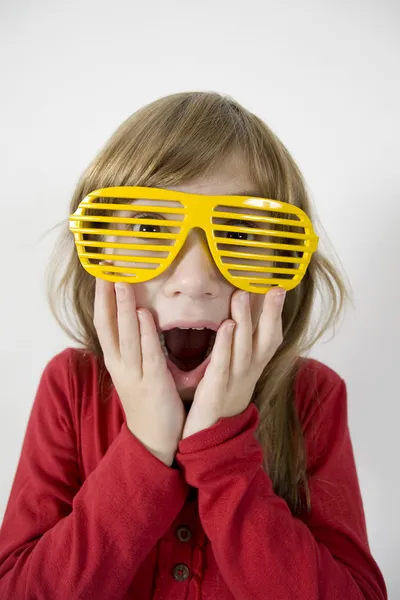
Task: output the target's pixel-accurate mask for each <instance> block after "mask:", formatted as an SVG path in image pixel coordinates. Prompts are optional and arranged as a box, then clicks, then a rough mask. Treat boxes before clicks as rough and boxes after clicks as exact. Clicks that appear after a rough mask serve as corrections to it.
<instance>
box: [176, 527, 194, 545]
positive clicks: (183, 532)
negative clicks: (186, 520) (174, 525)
mask: <svg viewBox="0 0 400 600" xmlns="http://www.w3.org/2000/svg"><path fill="white" fill-rule="evenodd" d="M176 537H177V538H178V540H180V541H181V542H188V541H189V540H190V538H191V537H192V532H191V531H190V529H189V528H188V527H178V529H177V530H176Z"/></svg>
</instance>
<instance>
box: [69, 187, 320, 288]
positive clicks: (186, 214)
mask: <svg viewBox="0 0 400 600" xmlns="http://www.w3.org/2000/svg"><path fill="white" fill-rule="evenodd" d="M143 197H144V198H145V201H146V200H159V201H169V202H171V201H172V202H179V203H180V204H181V205H182V207H179V208H178V207H176V208H173V207H169V206H156V205H146V204H140V205H139V204H129V203H122V204H115V203H107V202H103V203H98V202H96V200H97V199H98V198H117V199H118V198H121V199H124V200H135V199H141V198H143ZM145 201H144V202H145ZM218 206H224V207H232V208H249V209H261V210H268V211H273V212H277V213H279V212H284V213H287V214H289V215H294V216H295V217H298V219H296V220H291V219H283V218H279V217H265V216H262V215H260V217H258V216H256V215H254V214H247V215H242V214H240V221H245V220H249V221H253V222H254V221H257V220H258V221H259V222H266V223H277V224H282V225H291V226H294V227H299V228H303V229H304V233H294V232H286V231H278V230H272V229H271V230H265V231H263V234H264V235H268V236H276V237H287V238H295V239H296V238H297V239H299V240H302V241H303V242H304V245H301V246H300V245H296V246H295V245H293V246H292V245H290V244H281V243H274V242H257V241H256V242H251V241H247V240H228V239H225V238H220V237H216V236H215V235H214V233H215V231H221V230H223V231H224V232H230V231H233V232H238V233H240V232H242V233H250V234H254V231H255V229H256V228H254V227H241V226H228V225H225V224H217V225H216V224H213V222H212V219H221V218H224V219H228V218H231V219H232V220H234V219H235V218H236V219H238V213H234V212H233V213H229V212H226V211H224V212H220V211H214V209H215V208H216V207H218ZM88 209H99V210H110V211H111V210H112V211H115V210H121V211H122V210H124V211H127V210H131V211H134V212H140V211H146V212H148V213H151V212H158V213H159V212H162V213H166V214H167V213H173V214H182V215H183V220H182V221H168V220H167V221H166V220H165V219H162V220H160V219H149V218H140V219H137V218H124V217H114V216H109V217H108V216H106V217H104V216H92V215H87V213H86V211H87V210H88ZM160 209H162V210H160ZM91 221H92V222H93V221H95V222H96V223H101V222H105V223H124V224H137V223H140V224H144V225H145V224H147V225H161V226H165V227H167V226H168V227H180V228H181V230H180V232H179V233H178V234H161V233H150V232H146V233H145V232H143V233H142V232H140V237H141V238H143V237H144V238H152V237H153V238H156V239H175V240H176V243H175V244H174V245H173V246H159V245H146V247H145V248H146V249H147V250H153V251H158V252H169V254H168V257H167V258H158V257H157V258H153V257H144V256H131V255H129V256H123V255H115V254H113V255H110V254H105V253H104V254H103V253H101V252H90V251H88V250H87V248H88V247H89V249H90V247H96V248H103V249H104V248H115V247H116V246H117V247H119V248H125V249H134V248H136V249H138V248H140V247H142V245H138V244H123V243H118V244H116V243H112V242H103V241H99V242H95V243H94V242H92V241H90V240H85V239H84V238H83V235H85V234H89V235H116V236H118V237H124V236H129V237H137V236H133V235H132V231H127V230H113V229H107V228H106V229H98V228H94V229H93V228H92V229H90V228H87V226H85V224H86V225H87V223H88V222H89V223H90V222H91ZM69 228H70V231H71V233H73V235H74V238H75V246H76V250H77V253H78V257H79V260H80V263H81V265H82V266H83V268H84V269H85V270H86V271H87V272H88V273H89V274H90V275H93V276H94V277H100V278H102V279H105V280H107V281H112V282H118V281H124V282H128V283H143V282H145V281H149V280H151V279H154V278H155V277H158V275H160V274H161V273H163V272H164V271H165V270H166V269H167V268H168V267H169V266H170V265H171V264H172V263H173V261H174V260H175V258H176V257H177V255H178V254H179V252H180V250H181V249H182V247H183V245H184V243H185V241H186V238H187V236H188V234H189V231H190V230H191V229H193V228H200V229H203V231H204V232H205V235H206V238H207V243H205V242H204V240H203V238H201V243H202V244H203V247H204V248H205V249H209V250H210V252H211V254H212V257H213V259H214V262H215V264H216V266H217V267H218V269H219V271H220V272H221V274H222V275H223V276H224V277H225V279H227V280H228V281H229V282H230V283H231V284H232V285H233V286H234V287H237V288H239V289H242V290H245V291H248V292H252V293H256V294H257V293H258V294H266V293H267V292H268V291H269V289H271V287H273V286H280V287H282V288H284V289H286V290H287V291H289V290H291V289H293V288H295V287H296V286H297V285H299V283H300V282H301V280H302V279H303V277H304V275H305V273H306V271H307V268H308V265H309V263H310V260H311V257H312V254H313V253H314V252H315V251H316V250H317V247H318V242H319V237H318V236H317V235H316V234H315V232H314V229H313V225H312V223H311V221H310V219H309V217H308V216H307V214H306V213H305V212H304V211H303V210H302V209H300V208H299V207H298V206H295V205H293V204H288V203H286V202H281V201H280V200H273V199H270V198H262V197H255V196H226V195H222V196H215V195H213V196H210V195H205V194H191V193H188V192H178V191H174V190H165V189H162V188H152V187H140V186H118V187H108V188H99V189H97V190H93V191H92V192H90V193H89V194H87V196H85V198H84V199H83V200H82V201H81V202H80V204H79V206H78V207H77V209H76V211H75V212H74V213H73V214H72V215H70V217H69ZM219 240H221V241H219ZM222 240H224V241H222ZM218 244H221V245H236V246H241V245H243V246H247V247H249V246H250V247H251V246H252V245H253V246H254V247H261V248H263V247H264V248H272V249H282V250H290V251H297V252H301V253H303V256H302V257H297V256H296V257H293V258H292V257H284V256H282V257H277V256H266V255H260V254H259V255H255V254H246V252H245V250H246V248H244V252H237V251H235V252H233V253H229V251H226V250H224V251H222V250H218V247H217V245H218ZM142 249H144V248H142ZM161 249H162V250H161ZM230 255H234V256H236V257H238V258H245V259H246V258H247V259H250V260H253V262H254V261H255V260H258V259H260V261H261V260H262V258H264V260H269V261H272V260H273V259H274V262H289V263H298V265H299V266H298V268H297V269H292V268H288V269H285V268H281V267H263V266H252V267H251V268H249V265H245V264H238V265H236V264H235V265H232V263H224V262H222V257H223V256H230ZM253 256H254V257H256V258H252V257H253ZM113 259H114V260H123V261H128V262H129V261H132V262H136V263H138V262H145V263H151V262H155V263H160V266H159V267H157V268H155V269H148V268H146V269H140V271H141V272H140V275H138V276H136V277H135V281H132V280H131V279H132V278H130V277H126V276H122V275H118V274H115V275H112V274H110V271H111V270H112V271H113V272H114V273H133V274H135V275H136V271H137V270H138V268H137V267H135V268H130V267H119V266H114V265H112V266H109V265H99V264H94V263H92V262H91V260H99V261H101V260H113ZM228 267H229V268H230V270H235V271H240V270H244V271H246V270H249V271H250V270H251V271H253V272H261V273H262V272H268V273H281V274H283V273H286V274H292V275H293V277H292V278H291V279H284V278H283V279H282V278H275V277H272V278H269V279H266V278H260V277H258V278H257V277H243V276H240V275H231V274H230V273H229V270H228ZM246 267H247V268H246ZM250 282H256V283H260V284H265V285H264V286H263V288H264V289H262V287H261V286H260V287H256V286H252V285H251V283H250Z"/></svg>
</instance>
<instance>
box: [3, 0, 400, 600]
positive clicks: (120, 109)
mask: <svg viewBox="0 0 400 600" xmlns="http://www.w3.org/2000/svg"><path fill="white" fill-rule="evenodd" d="M399 6H400V5H399V4H398V3H397V2H396V1H395V0H392V1H391V2H390V1H388V0H387V1H386V2H385V1H382V0H380V1H378V0H375V1H369V2H366V1H365V0H364V1H362V2H361V0H357V1H355V0H353V1H352V3H345V2H340V1H336V2H330V3H329V2H319V1H318V0H306V1H304V0H303V2H295V1H292V2H287V1H286V2H282V1H280V2H267V1H265V0H260V1H259V2H255V1H251V0H250V1H247V2H242V1H241V0H237V1H236V2H235V1H234V0H223V1H222V0H220V1H218V0H213V1H209V0H202V2H198V3H196V4H195V3H193V2H188V1H187V0H186V1H185V0H181V1H177V0H169V1H167V2H165V1H161V0H158V1H156V0H152V1H151V2H149V3H139V2H121V1H116V0H115V1H114V2H112V3H110V2H100V1H99V0H96V1H94V0H93V1H90V2H85V1H82V0H81V1H79V2H78V1H77V0H72V1H70V2H69V3H64V4H61V3H56V2H50V0H48V1H45V0H36V2H30V3H29V2H27V0H25V1H21V0H19V1H18V0H17V1H14V2H12V3H7V4H6V3H4V4H2V7H1V9H0V22H1V25H0V39H1V50H0V61H1V64H0V67H1V79H0V86H1V94H0V103H1V108H0V122H1V149H0V152H1V155H0V169H1V195H0V198H1V200H0V201H1V211H2V217H1V248H2V277H1V283H0V285H1V314H0V318H1V339H2V345H1V361H0V364H1V382H2V393H1V408H0V410H1V413H0V468H1V480H0V485H1V488H0V517H1V518H2V516H3V514H4V510H5V507H6V503H7V500H8V494H9V491H10V488H11V484H12V481H13V477H14V473H15V469H16V466H17V462H18V459H19V453H20V449H21V444H22V440H23V436H24V432H25V427H26V423H27V419H28V416H29V412H30V409H31V405H32V402H33V398H34V394H35V391H36V387H37V384H38V381H39V377H40V375H41V373H42V370H43V368H44V366H45V364H46V362H47V361H48V360H49V359H50V358H51V357H52V356H53V355H54V354H55V353H57V352H59V351H61V350H62V349H63V348H65V347H66V346H70V345H73V343H72V342H71V341H70V340H69V339H68V338H67V337H66V336H65V335H64V334H63V333H62V332H61V331H60V330H59V329H58V326H57V324H56V322H55V321H54V320H53V318H52V316H51V314H50V311H49V310H48V308H47V305H46V301H45V296H44V283H43V275H44V270H45V267H46V265H47V260H48V254H49V252H50V250H51V248H52V246H53V243H54V240H55V235H53V234H52V235H49V236H47V237H46V238H44V240H43V241H40V239H39V238H40V237H41V236H42V235H43V234H44V233H45V232H46V231H47V230H48V229H49V228H50V227H52V226H53V225H54V224H55V223H56V222H58V221H59V220H61V219H62V218H64V217H66V216H67V214H68V204H69V200H70V196H71V194H72V192H73V189H74V186H75V184H76V182H77V179H78V177H79V175H80V173H81V172H82V170H83V169H84V168H85V167H86V165H87V164H88V162H89V161H90V160H91V159H92V157H93V156H94V154H95V153H96V152H97V151H98V150H99V149H100V147H101V146H102V145H103V143H104V142H105V141H106V139H107V138H108V137H109V135H111V133H112V132H113V131H114V130H115V129H116V127H117V126H118V125H119V124H120V123H121V122H122V121H123V120H124V119H125V118H127V117H128V116H129V115H130V114H131V113H132V112H134V111H135V110H136V109H138V108H139V107H141V106H142V105H144V104H146V103H148V102H150V101H152V100H155V99H156V98H158V97H160V96H164V95H166V94H170V93H175V92H177V91H186V90H215V91H218V92H220V93H224V94H228V95H231V96H233V97H234V98H236V99H237V100H239V101H240V102H241V103H243V104H244V105H245V106H246V107H248V108H249V109H250V110H252V111H253V112H255V113H257V114H258V115H259V116H260V117H261V118H263V119H264V120H265V121H266V122H267V123H268V125H269V126H270V127H271V128H272V129H273V130H274V132H275V133H276V134H277V135H278V136H279V137H280V139H281V140H282V141H283V143H284V144H285V145H286V146H287V147H288V149H289V150H290V152H291V153H292V155H293V156H294V158H295V160H296V161H297V162H298V164H299V166H300V169H301V170H302V172H303V173H304V175H305V178H306V180H307V182H308V186H309V189H310V192H311V197H312V201H313V203H314V206H315V208H316V211H317V216H318V218H319V219H320V220H321V222H322V224H323V227H324V230H325V232H326V233H327V235H328V236H329V240H330V242H331V243H332V245H333V247H334V249H335V251H336V253H337V255H338V256H339V257H340V260H341V263H342V265H343V268H344V270H345V272H346V274H347V276H348V278H349V280H350V282H351V284H352V287H353V291H354V297H355V302H356V311H354V310H353V309H351V308H350V309H349V310H348V311H347V313H346V317H345V319H344V321H343V324H342V326H341V328H340V329H339V330H338V331H337V332H336V336H335V337H334V338H333V339H331V335H329V336H328V337H325V338H324V341H325V342H326V340H329V343H325V344H324V343H319V344H318V345H317V346H315V348H314V349H313V351H312V353H311V356H313V357H315V358H317V359H319V360H321V361H323V362H326V363H327V364H329V365H330V366H331V367H332V368H334V369H336V370H337V371H338V372H339V373H340V375H341V376H342V377H343V378H344V379H345V380H346V382H347V387H348V392H349V422H350V429H351V435H352V440H353V446H354V452H355V456H356V463H357V468H358V474H359V479H360V484H361V488H362V493H363V498H364V506H365V512H366V516H367V525H368V532H369V536H370V544H371V549H372V552H373V555H374V557H375V559H376V560H377V562H378V564H379V565H380V567H381V569H382V571H383V574H384V577H385V579H386V581H387V585H388V588H389V592H390V596H391V598H393V599H394V598H398V597H400V578H399V570H398V555H399V551H400V544H399V533H400V532H399V518H398V506H399V501H400V494H399V479H398V473H399V466H398V458H396V457H395V455H396V454H397V457H398V455H399V452H398V443H397V442H398V431H399V417H400V411H399V407H398V402H399V392H398V371H396V369H395V367H396V366H397V365H398V363H399V352H398V344H397V341H398V337H399V316H398V314H399V306H400V304H399V285H398V279H397V278H398V274H399V261H398V255H399V249H400V247H399V242H398V240H399V235H398V228H399V225H400V220H399V212H400V211H399V200H400V191H399V190H400V175H399V157H400V148H399V146H400V144H399V137H400V123H399V106H400V93H399V92H400V84H399V58H400V56H399V55H400V38H399V25H400V23H399V21H400V19H399V17H400V7H399ZM319 234H320V235H321V238H322V239H321V244H322V246H321V248H325V249H326V248H327V250H328V252H329V248H330V247H329V246H326V245H325V241H326V238H325V235H324V232H322V231H321V230H319ZM396 253H397V255H396ZM330 256H331V257H332V254H330ZM333 258H334V256H333ZM396 450H397V452H396ZM396 592H397V593H396Z"/></svg>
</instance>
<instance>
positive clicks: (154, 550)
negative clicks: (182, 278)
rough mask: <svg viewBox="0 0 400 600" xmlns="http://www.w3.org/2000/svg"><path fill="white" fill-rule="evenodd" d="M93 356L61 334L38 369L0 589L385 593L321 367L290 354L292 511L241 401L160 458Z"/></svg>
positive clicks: (323, 595) (104, 598)
mask: <svg viewBox="0 0 400 600" xmlns="http://www.w3.org/2000/svg"><path fill="white" fill-rule="evenodd" d="M98 368H99V362H98V360H97V359H96V358H95V357H94V355H91V354H86V355H85V354H84V353H83V352H82V351H81V350H77V349H73V348H67V349H66V350H64V351H63V352H61V353H59V354H58V355H56V356H55V357H54V358H53V359H51V360H50V361H49V363H48V364H47V366H46V368H45V369H44V372H43V374H42V377H41V380H40V383H39V386H38V390H37V394H36V397H35V400H34V403H33V407H32V411H31V414H30V417H29V422H28V426H27V430H26V434H25V438H24V442H23V446H22V451H21V456H20V459H19V463H18V468H17V471H16V475H15V479H14V482H13V485H12V489H11V493H10V497H9V501H8V504H7V508H6V512H5V516H4V520H3V525H2V529H1V532H0V598H1V599H2V600H3V599H4V600H23V599H24V600H28V599H29V600H34V599H35V600H38V599H41V600H77V599H82V600H91V599H93V600H123V599H124V600H125V599H128V598H130V599H132V600H133V599H134V600H190V599H193V600H200V599H204V600H232V599H234V600H362V599H363V600H384V599H387V592H386V587H385V583H384V580H383V578H382V575H381V572H380V570H379V568H378V566H377V564H376V562H375V561H374V559H373V558H372V556H371V553H370V548H369V545H368V538H367V531H366V524H365V516H364V510H363V505H362V499H361V495H360V488H359V483H358V478H357V472H356V467H355V462H354V456H353V450H352V444H351V439H350V435H349V429H348V421H347V397H346V385H345V382H344V381H343V379H341V377H340V376H339V375H338V374H337V373H336V372H335V371H333V370H332V369H330V368H329V367H327V366H326V365H324V364H322V363H320V362H318V361H316V360H313V359H303V362H302V368H301V369H300V371H299V375H298V377H297V380H296V386H295V403H296V409H297V411H298V414H299V418H300V421H301V423H302V427H303V431H304V433H305V438H306V443H307V450H308V453H309V454H308V470H309V474H310V475H313V478H312V479H311V499H312V506H313V508H312V512H311V513H310V514H308V515H304V518H301V519H300V518H297V517H294V516H293V515H292V513H291V512H290V510H289V507H288V505H287V503H286V502H285V501H284V500H283V499H282V498H281V497H279V496H277V495H276V494H275V493H274V491H273V487H272V482H271V479H270V477H269V476H268V474H267V473H266V472H265V470H264V468H263V467H262V457H263V452H262V449H261V446H260V445H259V443H258V442H257V441H256V439H255V437H254V431H255V429H256V428H257V425H258V423H259V412H258V409H257V407H256V406H255V405H254V404H253V403H251V404H250V405H249V406H248V408H247V409H246V410H245V411H244V412H243V413H241V414H240V415H237V416H235V417H230V418H223V419H220V420H219V421H218V422H217V423H216V424H215V425H213V426H212V427H210V428H208V429H206V430H203V431H199V432H197V433H196V434H193V435H192V436H190V437H188V438H186V439H185V440H182V441H181V442H180V444H179V451H178V452H177V454H176V459H175V463H174V465H173V468H169V467H167V466H166V465H165V464H164V463H162V462H161V461H159V460H158V459H157V458H155V457H154V456H153V455H152V454H151V453H150V452H149V451H147V450H146V449H145V447H144V446H143V445H142V444H141V443H140V442H139V440H138V439H137V438H136V437H135V436H134V435H133V434H132V433H131V431H130V430H129V429H128V428H127V426H126V422H125V415H124V412H123V408H122V405H121V403H120V400H119V398H118V395H117V394H116V391H115V388H114V387H113V386H112V385H110V387H109V388H107V378H106V379H105V390H107V389H109V390H110V399H109V401H108V402H107V403H105V404H102V403H101V402H100V400H99V397H100V391H99V389H98ZM107 377H108V381H109V382H111V380H110V378H109V375H108V374H107ZM313 392H317V393H318V395H319V399H320V402H316V400H315V396H314V397H313Z"/></svg>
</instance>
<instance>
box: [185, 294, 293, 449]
mask: <svg viewBox="0 0 400 600" xmlns="http://www.w3.org/2000/svg"><path fill="white" fill-rule="evenodd" d="M280 292H285V290H283V289H282V288H279V289H278V290H270V291H269V292H268V293H267V294H266V296H265V298H264V305H263V310H262V313H261V315H260V319H259V321H258V324H257V327H256V330H255V332H254V334H252V321H251V313H250V302H249V297H248V295H247V300H244V302H242V298H246V293H245V292H242V291H239V290H237V291H235V293H234V294H233V295H232V307H231V314H232V317H233V319H234V320H230V319H228V320H227V321H224V323H222V325H221V326H220V327H219V329H218V332H217V336H216V339H215V344H214V348H213V350H212V353H211V360H210V363H209V364H208V367H207V369H206V372H205V374H204V377H203V379H201V381H200V383H199V385H198V387H197V389H196V392H195V395H194V398H193V403H192V406H191V408H190V411H189V413H188V416H187V418H186V422H185V426H184V429H183V434H182V439H185V438H187V437H189V436H190V435H193V434H194V433H197V432H198V431H201V430H202V429H207V428H208V427H211V426H212V425H214V424H215V423H216V422H217V421H218V420H219V419H221V418H223V417H233V416H235V415H238V414H240V413H242V412H243V411H244V410H245V409H246V408H247V407H248V405H249V404H250V401H251V398H252V395H253V391H254V388H255V386H256V383H257V381H258V379H259V377H260V375H261V373H262V371H263V369H264V367H265V366H266V365H267V364H268V362H269V361H270V360H271V358H272V357H273V356H274V354H275V352H276V351H277V349H278V348H279V346H280V345H281V343H282V340H283V335H282V308H283V303H284V298H285V294H284V293H283V294H280ZM276 296H278V297H280V298H281V300H280V302H279V303H276V302H275V298H276Z"/></svg>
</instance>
